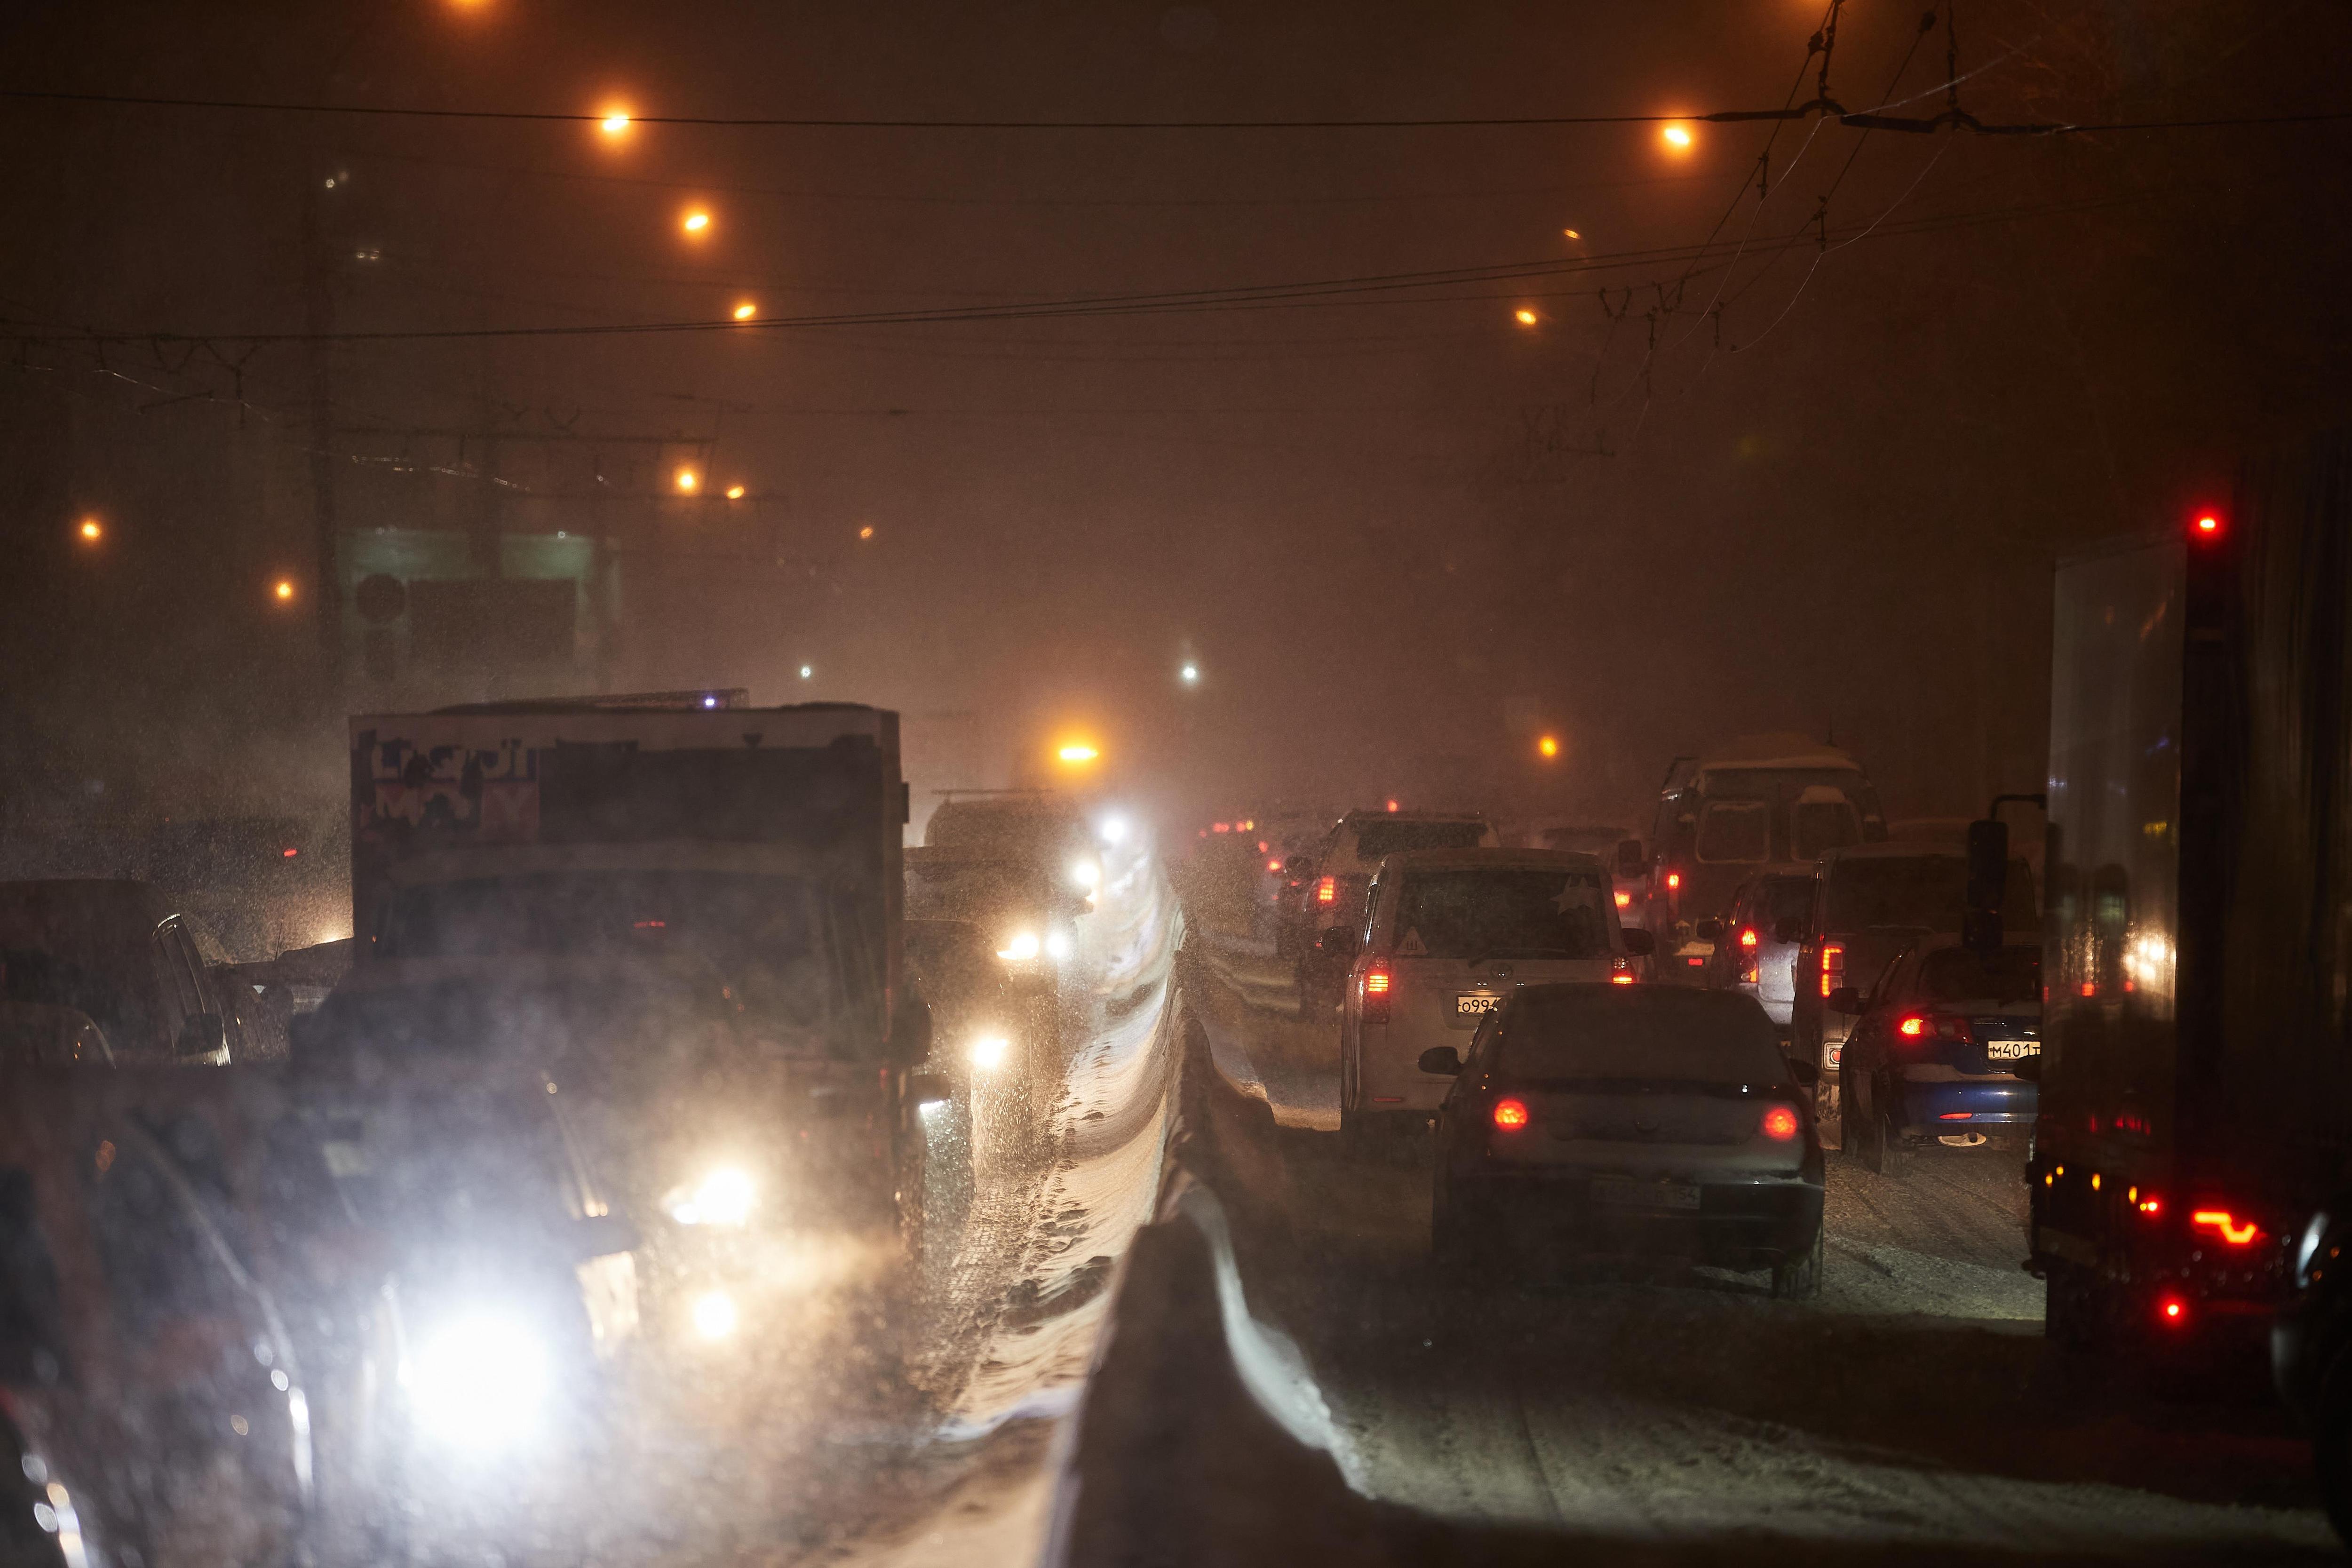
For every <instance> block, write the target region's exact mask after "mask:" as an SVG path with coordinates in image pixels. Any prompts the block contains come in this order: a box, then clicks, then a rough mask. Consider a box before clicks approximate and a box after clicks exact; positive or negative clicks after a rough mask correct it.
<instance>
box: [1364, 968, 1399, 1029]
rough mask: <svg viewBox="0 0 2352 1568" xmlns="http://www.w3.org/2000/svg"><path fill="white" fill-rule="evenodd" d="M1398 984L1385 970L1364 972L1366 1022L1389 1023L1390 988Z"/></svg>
mask: <svg viewBox="0 0 2352 1568" xmlns="http://www.w3.org/2000/svg"><path fill="white" fill-rule="evenodd" d="M1394 984H1396V981H1395V979H1394V978H1393V977H1392V976H1391V975H1390V973H1389V972H1388V971H1387V970H1385V969H1367V970H1365V971H1364V1022H1365V1023H1367V1024H1385V1023H1387V1022H1388V1021H1389V988H1390V987H1391V986H1392V985H1394Z"/></svg>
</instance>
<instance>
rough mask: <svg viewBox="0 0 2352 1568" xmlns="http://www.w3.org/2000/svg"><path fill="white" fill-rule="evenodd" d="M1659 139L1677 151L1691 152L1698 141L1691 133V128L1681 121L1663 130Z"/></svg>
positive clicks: (1659, 133)
mask: <svg viewBox="0 0 2352 1568" xmlns="http://www.w3.org/2000/svg"><path fill="white" fill-rule="evenodd" d="M1658 139H1659V140H1660V141H1662V142H1664V143H1665V144H1666V145H1667V146H1668V147H1670V148H1672V149H1673V150H1674V151H1675V152H1677V153H1687V152H1689V151H1690V150H1691V148H1692V146H1693V145H1694V144H1695V142H1696V138H1694V137H1693V136H1692V135H1691V128H1690V127H1689V126H1687V125H1685V124H1683V123H1682V122H1680V121H1675V122H1674V123H1672V124H1669V125H1667V126H1666V127H1664V129H1663V130H1661V131H1660V132H1658Z"/></svg>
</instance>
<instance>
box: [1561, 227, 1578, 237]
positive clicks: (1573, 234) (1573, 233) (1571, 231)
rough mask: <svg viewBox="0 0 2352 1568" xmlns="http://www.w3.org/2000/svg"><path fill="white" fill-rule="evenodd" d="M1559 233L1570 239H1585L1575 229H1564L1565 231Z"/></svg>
mask: <svg viewBox="0 0 2352 1568" xmlns="http://www.w3.org/2000/svg"><path fill="white" fill-rule="evenodd" d="M1559 232H1560V233H1562V234H1564V235H1566V236H1568V237H1569V238H1570V239H1582V238H1583V237H1584V236H1582V235H1580V234H1579V233H1577V232H1576V230H1574V229H1572V228H1564V229H1561V230H1560V231H1559Z"/></svg>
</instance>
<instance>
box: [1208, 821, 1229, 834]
mask: <svg viewBox="0 0 2352 1568" xmlns="http://www.w3.org/2000/svg"><path fill="white" fill-rule="evenodd" d="M1233 830H1234V825H1233V824H1232V823H1230V822H1213V823H1211V824H1209V831H1210V832H1212V833H1231V832H1232V831H1233Z"/></svg>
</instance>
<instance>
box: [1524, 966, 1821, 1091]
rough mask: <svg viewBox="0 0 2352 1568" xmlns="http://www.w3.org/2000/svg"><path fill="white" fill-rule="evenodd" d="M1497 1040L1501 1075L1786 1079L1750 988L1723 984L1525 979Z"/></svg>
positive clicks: (1704, 1081) (1768, 1023) (1749, 1081)
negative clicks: (1529, 983)
mask: <svg viewBox="0 0 2352 1568" xmlns="http://www.w3.org/2000/svg"><path fill="white" fill-rule="evenodd" d="M1499 1050H1500V1056H1499V1058H1498V1066H1499V1068H1500V1069H1501V1071H1502V1074H1503V1076H1505V1077H1506V1078H1508V1079H1522V1080H1525V1079H1538V1080H1543V1079H1618V1080H1627V1079H1645V1080H1649V1081H1653V1082H1664V1083H1698V1084H1766V1085H1770V1084H1785V1083H1787V1082H1788V1081H1789V1069H1788V1065H1787V1063H1786V1062H1784V1061H1783V1060H1782V1059H1781V1056H1780V1041H1779V1040H1778V1038H1776V1037H1775V1036H1774V1034H1773V1032H1772V1024H1771V1020H1769V1018H1767V1017H1765V1016H1764V1010H1763V1009H1762V1008H1760V1007H1759V1006H1757V1005H1756V1004H1755V1003H1754V1002H1753V1001H1752V1000H1750V999H1749V998H1748V997H1746V996H1743V995H1739V994H1734V993H1728V992H1719V991H1718V992H1707V991H1686V990H1683V989H1680V988H1676V987H1668V986H1663V985H1660V986H1651V985H1638V986H1630V987H1619V986H1600V985H1578V986H1558V987H1543V988H1538V989H1530V990H1528V991H1525V992H1522V993H1521V994H1520V995H1519V998H1518V1001H1517V1004H1516V1005H1514V1006H1513V1007H1512V1009H1511V1011H1510V1015H1509V1016H1507V1018H1505V1019H1504V1021H1503V1037H1502V1041H1501V1044H1500V1047H1499Z"/></svg>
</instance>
